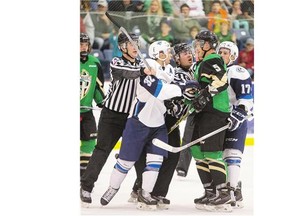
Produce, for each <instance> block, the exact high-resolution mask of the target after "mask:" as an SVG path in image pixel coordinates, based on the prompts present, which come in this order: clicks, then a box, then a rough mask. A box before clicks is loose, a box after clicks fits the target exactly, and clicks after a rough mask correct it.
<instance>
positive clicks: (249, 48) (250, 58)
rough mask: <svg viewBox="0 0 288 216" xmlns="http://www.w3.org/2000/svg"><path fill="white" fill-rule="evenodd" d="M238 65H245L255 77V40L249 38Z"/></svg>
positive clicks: (240, 54)
mask: <svg viewBox="0 0 288 216" xmlns="http://www.w3.org/2000/svg"><path fill="white" fill-rule="evenodd" d="M238 65H240V66H242V67H244V68H245V69H246V70H247V71H248V72H249V73H250V75H251V78H252V79H254V40H253V38H248V39H247V41H246V43H245V48H244V49H243V50H241V51H240V53H239V58H238Z"/></svg>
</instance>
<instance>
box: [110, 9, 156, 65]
mask: <svg viewBox="0 0 288 216" xmlns="http://www.w3.org/2000/svg"><path fill="white" fill-rule="evenodd" d="M105 15H106V16H107V17H108V19H109V20H110V21H111V22H112V23H113V24H114V25H115V26H117V27H118V28H119V30H120V31H122V32H123V33H124V34H125V35H126V36H127V38H128V40H129V41H130V43H131V44H132V45H133V46H134V48H135V49H136V50H137V53H138V55H139V56H140V58H141V59H142V60H143V62H144V64H145V65H146V67H148V69H149V70H151V67H150V65H149V64H148V62H147V61H146V59H145V58H144V57H143V55H142V53H141V52H140V50H139V48H138V46H137V45H136V44H135V42H134V41H133V40H132V38H131V37H130V35H129V33H128V32H127V31H126V29H125V28H124V27H123V26H120V24H119V23H117V22H116V21H115V19H113V18H112V17H111V16H110V14H109V13H108V12H107V11H106V12H105Z"/></svg>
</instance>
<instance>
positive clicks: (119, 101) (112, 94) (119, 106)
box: [104, 57, 144, 114]
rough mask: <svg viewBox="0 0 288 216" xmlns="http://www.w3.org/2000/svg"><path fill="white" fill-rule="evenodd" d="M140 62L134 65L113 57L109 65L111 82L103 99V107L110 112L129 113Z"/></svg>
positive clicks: (141, 63)
mask: <svg viewBox="0 0 288 216" xmlns="http://www.w3.org/2000/svg"><path fill="white" fill-rule="evenodd" d="M141 67H144V64H143V62H142V61H140V60H138V59H136V61H135V62H134V63H132V62H130V61H128V60H127V59H125V58H124V57H122V58H119V57H114V58H113V59H112V61H111V63H110V73H111V77H112V81H111V83H110V86H109V90H108V92H107V94H106V97H105V102H104V106H105V107H106V108H108V109H110V110H112V111H116V112H120V113H127V114H128V113H129V111H130V108H131V105H132V102H133V100H134V99H135V96H136V86H137V83H138V82H139V79H137V78H138V77H139V76H140V68H141Z"/></svg>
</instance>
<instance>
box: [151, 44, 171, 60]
mask: <svg viewBox="0 0 288 216" xmlns="http://www.w3.org/2000/svg"><path fill="white" fill-rule="evenodd" d="M170 49H171V46H170V43H168V42H167V41H164V40H159V41H155V42H153V43H152V44H151V45H150V46H149V51H148V52H149V56H150V58H152V59H160V57H159V54H160V53H164V54H165V55H166V58H167V57H168V54H169V53H168V52H169V50H170ZM166 58H165V59H166ZM165 59H161V60H162V61H165Z"/></svg>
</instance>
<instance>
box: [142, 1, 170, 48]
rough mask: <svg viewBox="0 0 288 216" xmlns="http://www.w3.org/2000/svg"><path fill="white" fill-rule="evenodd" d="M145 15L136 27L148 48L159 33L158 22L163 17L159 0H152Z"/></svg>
mask: <svg viewBox="0 0 288 216" xmlns="http://www.w3.org/2000/svg"><path fill="white" fill-rule="evenodd" d="M146 15H147V16H145V17H143V18H142V19H140V20H139V23H138V26H139V27H140V31H141V37H142V38H143V39H144V41H145V42H146V43H147V44H146V46H149V45H150V44H151V43H152V42H153V41H154V40H155V36H156V34H158V33H160V22H161V20H162V18H163V15H164V13H163V10H162V4H161V0H152V1H151V4H150V7H149V8H148V10H147V11H146Z"/></svg>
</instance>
